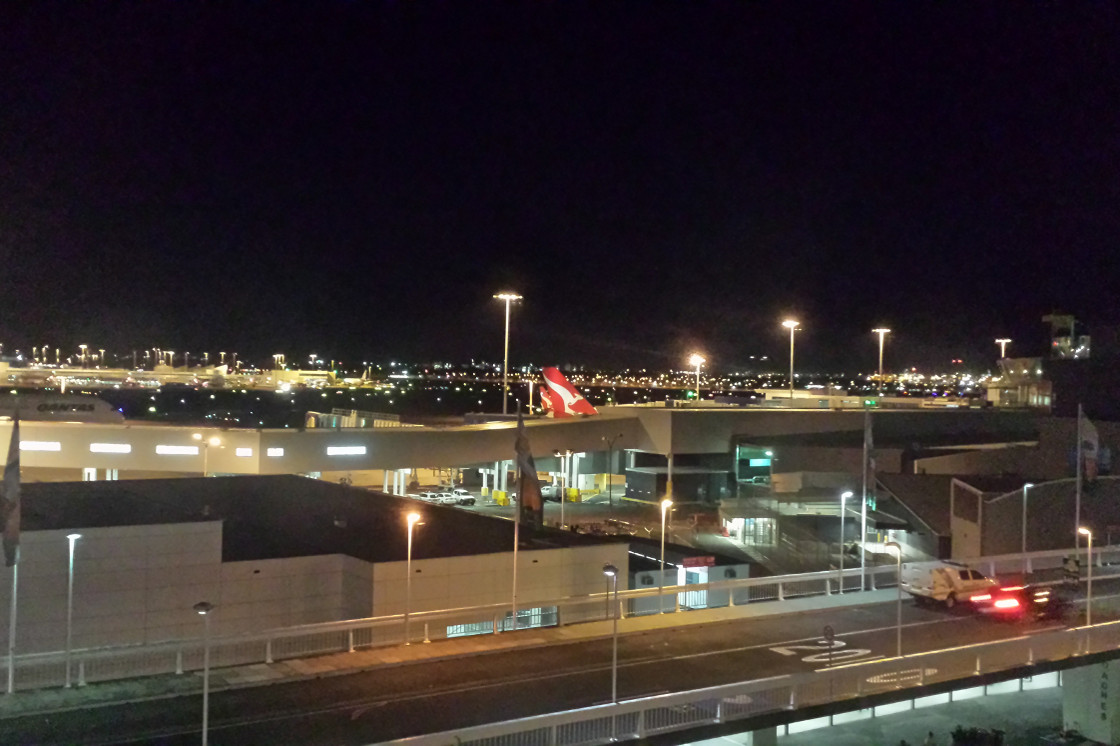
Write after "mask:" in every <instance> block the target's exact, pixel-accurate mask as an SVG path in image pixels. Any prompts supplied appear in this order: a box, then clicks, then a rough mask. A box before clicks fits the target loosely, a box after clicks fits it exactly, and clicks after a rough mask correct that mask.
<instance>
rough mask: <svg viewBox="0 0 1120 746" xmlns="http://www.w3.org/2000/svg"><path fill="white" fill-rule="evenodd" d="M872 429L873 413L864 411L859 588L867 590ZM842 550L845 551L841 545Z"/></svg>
mask: <svg viewBox="0 0 1120 746" xmlns="http://www.w3.org/2000/svg"><path fill="white" fill-rule="evenodd" d="M870 429H871V413H870V412H868V411H867V410H864V412H863V505H862V507H861V508H860V535H859V589H860V590H861V591H865V590H867V581H866V576H867V550H866V549H865V548H864V542H865V541H867V459H868V458H869V456H870V453H868V447H867V433H868V431H870ZM840 551H844V550H843V547H841V549H840Z"/></svg>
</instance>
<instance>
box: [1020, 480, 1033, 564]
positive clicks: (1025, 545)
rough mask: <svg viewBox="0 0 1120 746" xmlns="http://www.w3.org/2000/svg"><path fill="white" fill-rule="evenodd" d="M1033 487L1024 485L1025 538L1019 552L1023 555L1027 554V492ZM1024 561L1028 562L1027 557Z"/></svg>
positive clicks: (1023, 537) (1028, 484)
mask: <svg viewBox="0 0 1120 746" xmlns="http://www.w3.org/2000/svg"><path fill="white" fill-rule="evenodd" d="M1031 487H1034V485H1033V484H1031V483H1030V482H1027V483H1026V484H1024V485H1023V531H1022V534H1023V536H1022V546H1021V547H1019V551H1020V552H1022V553H1023V554H1026V553H1027V492H1028V491H1029V490H1030V488H1031ZM1023 561H1024V562H1026V558H1025V557H1024V558H1023Z"/></svg>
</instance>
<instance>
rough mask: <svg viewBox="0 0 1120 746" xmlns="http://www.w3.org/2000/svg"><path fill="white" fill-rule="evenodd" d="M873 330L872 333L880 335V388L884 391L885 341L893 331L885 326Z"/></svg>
mask: <svg viewBox="0 0 1120 746" xmlns="http://www.w3.org/2000/svg"><path fill="white" fill-rule="evenodd" d="M871 332H872V334H878V335H879V390H880V391H882V390H883V341H884V340H885V339H886V336H887V335H888V334H890V333H891V330H890V329H884V328H883V327H879V328H878V329H872V330H871Z"/></svg>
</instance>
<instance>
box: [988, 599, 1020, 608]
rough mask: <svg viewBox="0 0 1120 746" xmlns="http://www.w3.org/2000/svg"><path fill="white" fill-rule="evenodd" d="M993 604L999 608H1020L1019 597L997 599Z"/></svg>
mask: <svg viewBox="0 0 1120 746" xmlns="http://www.w3.org/2000/svg"><path fill="white" fill-rule="evenodd" d="M992 606H994V607H996V608H997V609H1017V608H1019V599H1017V598H1001V599H1000V600H998V601H996V602H995V603H994V604H992Z"/></svg>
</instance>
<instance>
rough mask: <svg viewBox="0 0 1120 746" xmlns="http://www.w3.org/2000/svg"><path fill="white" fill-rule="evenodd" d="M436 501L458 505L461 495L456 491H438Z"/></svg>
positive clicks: (441, 503)
mask: <svg viewBox="0 0 1120 746" xmlns="http://www.w3.org/2000/svg"><path fill="white" fill-rule="evenodd" d="M434 502H437V503H439V504H440V505H458V504H459V496H458V495H456V494H455V493H454V492H437V493H436V498H435V500H434Z"/></svg>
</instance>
